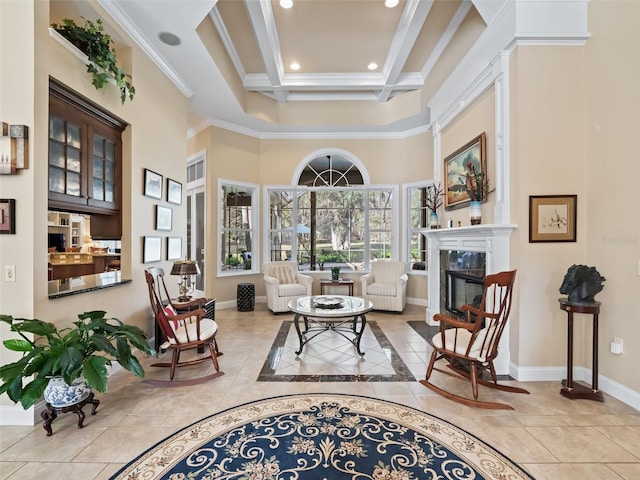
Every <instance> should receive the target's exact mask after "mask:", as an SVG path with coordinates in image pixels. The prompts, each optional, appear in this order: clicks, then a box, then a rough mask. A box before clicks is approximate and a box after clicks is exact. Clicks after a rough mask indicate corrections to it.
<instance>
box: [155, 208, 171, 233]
mask: <svg viewBox="0 0 640 480" xmlns="http://www.w3.org/2000/svg"><path fill="white" fill-rule="evenodd" d="M172 221H173V210H172V209H171V208H169V207H162V206H160V205H156V230H162V231H165V232H170V231H171V223H172Z"/></svg>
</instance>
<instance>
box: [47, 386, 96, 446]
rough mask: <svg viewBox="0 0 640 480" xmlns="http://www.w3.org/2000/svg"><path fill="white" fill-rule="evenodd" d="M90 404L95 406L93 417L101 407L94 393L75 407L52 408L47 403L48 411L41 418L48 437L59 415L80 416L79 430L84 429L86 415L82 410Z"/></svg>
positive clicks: (92, 412) (92, 409) (92, 410)
mask: <svg viewBox="0 0 640 480" xmlns="http://www.w3.org/2000/svg"><path fill="white" fill-rule="evenodd" d="M87 403H90V404H92V405H93V408H91V415H95V414H96V409H97V408H98V405H100V400H97V399H94V398H93V392H91V393H90V394H89V396H88V397H87V398H85V399H84V400H82V401H81V402H80V403H76V404H75V405H69V406H67V407H52V406H51V404H49V403H47V404H46V405H47V409H46V410H43V411H42V413H41V414H40V416H41V417H42V419H43V420H44V425H43V426H42V427H43V428H44V429H45V430H46V431H47V437H50V436H51V435H52V434H53V432H52V431H51V422H53V421H54V420H55V419H56V418H57V417H58V414H59V413H69V412H73V413H75V414H76V415H78V428H82V423H83V422H84V418H85V414H84V412H83V411H82V408H83V407H84V406H85V405H86V404H87Z"/></svg>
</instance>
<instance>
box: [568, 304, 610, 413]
mask: <svg viewBox="0 0 640 480" xmlns="http://www.w3.org/2000/svg"><path fill="white" fill-rule="evenodd" d="M558 301H559V302H560V310H564V311H565V312H567V330H568V331H567V378H566V379H564V380H563V381H562V388H561V389H560V394H561V395H563V396H565V397H567V398H570V399H572V400H574V399H579V398H580V399H585V400H596V401H598V402H604V395H603V394H602V392H601V391H600V390H598V314H599V313H600V302H592V303H578V302H570V301H569V300H568V299H567V298H559V299H558ZM574 313H584V314H587V315H591V316H592V317H593V335H592V353H591V355H592V366H591V372H592V375H591V387H586V386H584V385H580V384H579V383H574V381H573V314H574Z"/></svg>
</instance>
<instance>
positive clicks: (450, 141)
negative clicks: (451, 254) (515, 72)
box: [439, 87, 496, 226]
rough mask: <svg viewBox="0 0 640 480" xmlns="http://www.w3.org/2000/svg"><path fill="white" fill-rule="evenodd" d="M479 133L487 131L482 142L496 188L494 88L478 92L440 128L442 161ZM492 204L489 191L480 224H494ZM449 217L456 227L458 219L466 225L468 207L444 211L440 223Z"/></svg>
mask: <svg viewBox="0 0 640 480" xmlns="http://www.w3.org/2000/svg"><path fill="white" fill-rule="evenodd" d="M482 132H485V133H486V144H485V145H486V159H487V175H488V176H487V178H488V179H489V187H490V188H495V186H496V184H495V181H494V179H495V178H496V177H495V159H496V149H495V91H494V88H493V87H491V88H489V89H488V90H487V91H486V92H484V93H483V94H482V95H480V96H479V97H478V98H477V99H476V100H475V101H474V102H473V104H472V105H470V106H469V107H468V108H467V109H465V110H464V111H463V112H462V113H461V114H460V115H458V117H456V119H455V120H454V121H453V122H451V124H449V125H447V128H445V129H444V130H443V131H442V134H441V139H440V145H441V148H440V150H441V152H442V160H443V161H444V159H445V158H447V157H448V156H449V155H451V154H452V153H453V152H455V151H456V150H457V149H459V148H460V147H462V146H463V145H465V144H466V143H467V142H470V141H471V140H473V139H474V138H475V137H477V136H478V135H480V134H481V133H482ZM441 168H442V176H441V178H440V179H439V180H440V181H441V182H442V185H446V180H445V178H444V174H445V172H444V166H441ZM494 203H495V201H494V195H492V194H489V198H488V199H487V201H486V202H485V203H483V204H482V223H493V205H494ZM449 220H453V224H454V225H456V226H457V225H458V222H460V225H462V226H467V225H469V224H470V221H469V209H468V208H459V209H453V210H447V211H445V213H444V215H443V218H442V224H443V225H447V222H448V221H449Z"/></svg>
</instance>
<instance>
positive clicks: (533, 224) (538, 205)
mask: <svg viewBox="0 0 640 480" xmlns="http://www.w3.org/2000/svg"><path fill="white" fill-rule="evenodd" d="M577 204H578V196H577V195H531V196H529V242H530V243H535V242H575V241H576V220H577V219H576V216H577V211H578V210H577V206H578V205H577Z"/></svg>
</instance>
